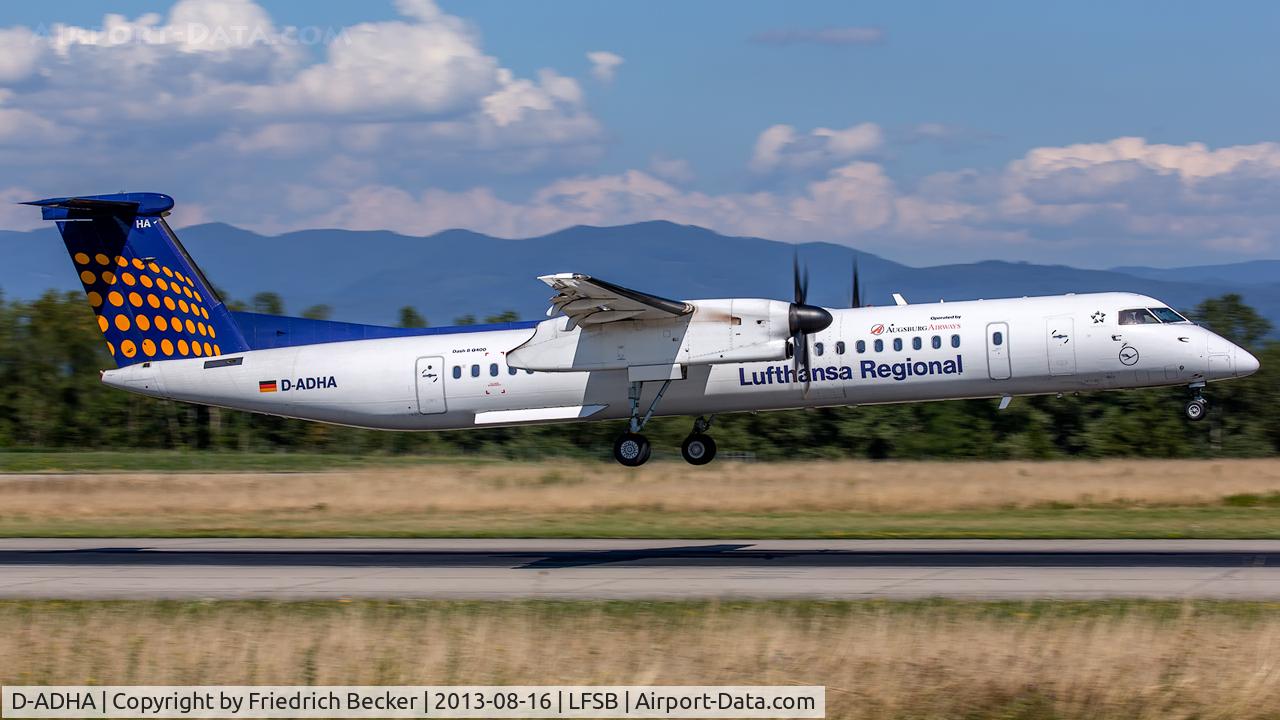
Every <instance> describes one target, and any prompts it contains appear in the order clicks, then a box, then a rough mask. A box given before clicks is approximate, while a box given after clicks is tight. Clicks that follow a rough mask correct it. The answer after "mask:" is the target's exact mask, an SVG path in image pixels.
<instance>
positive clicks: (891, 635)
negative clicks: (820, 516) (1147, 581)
mask: <svg viewBox="0 0 1280 720" xmlns="http://www.w3.org/2000/svg"><path fill="white" fill-rule="evenodd" d="M1277 657H1280V606H1276V605H1265V604H1254V603H1194V604H1178V603H1162V602H1097V603H1052V602H1042V603H1026V604H1019V603H958V602H937V601H935V602H918V603H890V602H770V603H723V604H721V603H545V602H522V603H457V602H453V603H450V602H354V603H337V602H326V603H302V604H289V603H253V602H213V603H162V602H120V603H111V602H107V603H104V602H93V603H72V602H48V601H46V602H0V684H6V685H7V684H79V683H92V684H119V685H130V684H174V685H182V684H205V683H229V684H368V685H382V684H388V685H394V684H409V685H412V684H478V685H485V684H559V683H564V684H669V685H682V684H816V685H826V686H827V688H828V691H827V708H828V717H831V718H904V717H905V718H944V717H945V718H951V717H955V718H986V717H998V718H1026V719H1031V718H1057V719H1061V720H1068V719H1074V718H1101V719H1106V718H1199V719H1202V720H1205V719H1212V718H1232V719H1237V720H1238V719H1248V718H1274V717H1276V716H1277V715H1280V670H1278V669H1277V665H1276V658H1277Z"/></svg>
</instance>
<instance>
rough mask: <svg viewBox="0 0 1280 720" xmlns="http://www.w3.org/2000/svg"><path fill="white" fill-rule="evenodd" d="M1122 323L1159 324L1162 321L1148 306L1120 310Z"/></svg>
mask: <svg viewBox="0 0 1280 720" xmlns="http://www.w3.org/2000/svg"><path fill="white" fill-rule="evenodd" d="M1120 324H1121V325H1159V324H1160V321H1159V320H1158V319H1156V316H1155V315H1152V314H1151V311H1150V310H1148V309H1146V308H1134V309H1132V310H1121V311H1120Z"/></svg>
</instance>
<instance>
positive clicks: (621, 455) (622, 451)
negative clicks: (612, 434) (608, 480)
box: [613, 433, 653, 467]
mask: <svg viewBox="0 0 1280 720" xmlns="http://www.w3.org/2000/svg"><path fill="white" fill-rule="evenodd" d="M652 450H653V448H652V447H650V445H649V441H648V440H647V439H646V438H645V436H643V435H641V434H639V433H623V434H622V435H619V436H618V439H617V440H614V441H613V459H614V460H617V461H618V462H619V463H622V464H623V465H626V466H627V467H638V466H640V465H643V464H644V463H645V461H646V460H648V459H649V453H650V452H652Z"/></svg>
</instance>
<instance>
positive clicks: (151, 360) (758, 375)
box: [26, 193, 1258, 467]
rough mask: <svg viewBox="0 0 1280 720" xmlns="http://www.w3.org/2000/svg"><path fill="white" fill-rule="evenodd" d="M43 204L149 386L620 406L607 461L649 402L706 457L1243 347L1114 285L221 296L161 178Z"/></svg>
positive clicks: (1199, 414) (117, 352)
mask: <svg viewBox="0 0 1280 720" xmlns="http://www.w3.org/2000/svg"><path fill="white" fill-rule="evenodd" d="M26 204H28V205H34V206H38V207H40V208H41V212H42V216H43V218H44V219H46V220H54V221H56V222H57V226H58V229H59V231H60V232H61V234H62V239H63V241H64V243H65V244H66V247H67V251H68V253H69V254H70V255H71V259H72V262H73V263H74V265H75V269H76V272H77V273H78V274H79V276H80V280H81V282H82V284H83V285H84V290H85V293H86V295H87V297H88V300H89V305H90V307H91V308H92V309H93V312H94V315H95V316H96V321H97V324H98V327H99V328H100V329H101V330H102V333H103V335H104V338H105V340H106V343H107V349H108V350H109V351H110V353H111V355H112V356H113V357H114V359H115V362H116V365H117V367H116V368H115V369H112V370H104V371H103V372H102V382H103V383H105V384H106V385H108V386H111V387H114V388H119V389H122V390H127V391H129V392H133V393H138V394H141V395H146V396H150V397H155V398H163V399H168V400H176V401H181V402H187V403H196V404H203V405H211V406H217V407H224V408H231V409H236V410H245V411H250V412H256V413H264V414H270V415H278V416H282V417H290V418H300V419H304V420H313V421H319V422H325V423H334V424H340V425H350V426H355V427H361V428H373V429H383V430H452V429H460V428H485V427H500V426H514V425H530V424H542V423H568V422H575V421H600V420H613V421H618V420H622V421H625V422H626V428H625V430H624V431H623V432H622V433H621V434H620V435H619V436H618V438H617V440H616V441H615V443H614V446H613V455H614V458H615V459H616V460H617V461H618V462H619V463H621V464H623V465H626V466H632V467H634V466H639V465H642V464H644V463H645V461H647V460H648V459H649V457H650V454H651V449H652V448H651V445H650V443H649V441H648V440H647V439H646V438H645V436H644V435H643V430H644V428H645V425H646V424H647V423H648V422H649V421H650V419H651V418H653V417H656V416H673V415H678V416H690V417H694V418H696V419H695V420H694V422H693V427H692V429H691V431H690V433H689V435H688V437H687V438H686V439H685V440H684V442H683V444H682V446H681V455H682V456H683V457H684V459H685V460H686V461H688V462H689V463H691V464H693V465H704V464H706V463H708V462H710V461H711V460H712V459H713V458H714V457H715V455H716V444H715V441H714V440H713V439H712V437H711V435H710V432H709V431H710V428H711V425H712V421H713V420H714V418H715V416H716V415H719V414H723V413H732V412H759V411H770V410H783V409H792V408H808V407H829V406H844V405H854V406H856V405H871V404H880V403H905V402H920V401H932V400H953V399H962V398H992V399H998V400H999V403H1000V408H1001V409H1003V408H1005V407H1007V406H1008V404H1009V402H1010V401H1011V400H1012V398H1014V397H1016V396H1029V395H1048V394H1065V393H1080V392H1086V391H1095V390H1112V389H1121V388H1146V387H1160V386H1174V385H1186V386H1187V387H1188V388H1190V391H1191V397H1190V399H1189V400H1188V401H1187V403H1186V405H1185V406H1184V409H1183V411H1184V413H1185V415H1186V418H1187V419H1188V420H1192V421H1197V420H1200V419H1202V418H1203V417H1204V416H1205V414H1206V408H1207V404H1206V401H1205V399H1204V397H1203V395H1202V393H1201V389H1202V388H1204V387H1205V385H1206V383H1209V382H1214V381H1218V380H1228V379H1232V378H1240V377H1245V376H1247V375H1250V374H1252V373H1254V372H1256V371H1257V370H1258V360H1257V359H1256V358H1255V357H1254V356H1253V355H1251V354H1250V353H1249V352H1248V351H1247V350H1245V349H1244V348H1242V347H1239V346H1237V345H1235V344H1233V343H1231V342H1229V341H1228V340H1226V339H1225V338H1223V337H1221V336H1219V335H1217V334H1215V333H1213V332H1211V331H1209V330H1208V329H1206V328H1203V327H1199V326H1197V325H1196V324H1194V323H1193V322H1191V321H1189V320H1188V319H1187V318H1186V317H1185V316H1184V315H1182V314H1180V313H1178V312H1177V311H1175V310H1173V309H1171V308H1170V307H1169V306H1168V305H1167V304H1165V303H1163V302H1160V301H1159V300H1156V299H1155V298H1151V297H1147V296H1144V295H1138V294H1133V293H1123V292H1106V293H1089V294H1067V295H1054V296H1045V297H1023V298H1011V299H996V300H975V301H963V302H937V303H925V304H908V303H907V301H906V300H905V299H904V298H902V296H901V295H897V294H895V295H894V300H895V304H894V305H892V306H884V307H868V306H865V305H864V304H863V303H862V302H861V298H860V293H859V288H858V278H857V271H856V267H855V268H854V274H853V293H852V298H851V302H850V307H848V308H825V307H819V306H817V305H811V304H809V303H807V302H806V298H807V295H808V277H807V274H804V273H802V272H801V270H800V268H799V264H798V262H797V263H796V265H795V267H794V268H793V276H794V298H793V299H792V300H791V301H790V302H786V301H780V300H769V299H760V298H719V299H703V300H672V299H668V298H663V297H658V296H656V295H652V294H649V293H644V292H640V291H636V290H631V289H629V288H625V287H621V286H619V285H615V284H613V283H611V282H608V281H605V280H601V279H599V278H594V277H591V276H588V275H583V274H578V273H558V274H550V275H544V276H541V277H540V278H538V279H539V280H541V281H542V282H544V283H546V284H547V285H548V286H550V287H551V289H552V291H553V293H554V295H553V296H552V298H551V300H550V308H549V309H548V311H547V315H548V317H547V319H544V320H540V321H529V322H508V323H500V324H496V325H476V326H463V327H445V328H394V327H382V326H375V325H361V324H355V323H345V322H333V321H327V320H310V319H305V318H294V317H280V316H274V315H264V314H259V313H251V312H240V311H233V310H231V309H230V308H228V307H227V305H226V304H225V303H224V302H223V300H222V299H221V298H220V297H219V296H218V293H217V292H216V291H215V290H214V286H213V285H212V284H211V283H210V282H209V280H208V279H207V278H206V277H205V275H204V273H202V272H201V271H200V268H199V267H198V266H197V265H196V263H195V261H194V260H192V258H191V256H190V255H188V253H187V251H186V250H185V249H184V248H183V246H182V243H181V242H180V241H179V240H178V237H177V236H176V235H175V234H174V232H173V230H172V229H171V228H170V227H169V224H168V222H167V221H166V220H165V217H166V216H167V215H168V214H169V212H170V211H171V210H172V209H173V206H174V200H173V198H171V197H169V196H168V195H163V194H160V193H116V194H108V195H85V196H77V197H62V198H50V199H46V200H36V201H32V202H29V203H26Z"/></svg>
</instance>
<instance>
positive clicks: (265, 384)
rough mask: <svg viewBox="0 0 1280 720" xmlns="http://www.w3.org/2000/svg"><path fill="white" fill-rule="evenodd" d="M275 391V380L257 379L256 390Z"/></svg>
mask: <svg viewBox="0 0 1280 720" xmlns="http://www.w3.org/2000/svg"><path fill="white" fill-rule="evenodd" d="M275 391H276V381H275V380H259V381H258V392H275Z"/></svg>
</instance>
